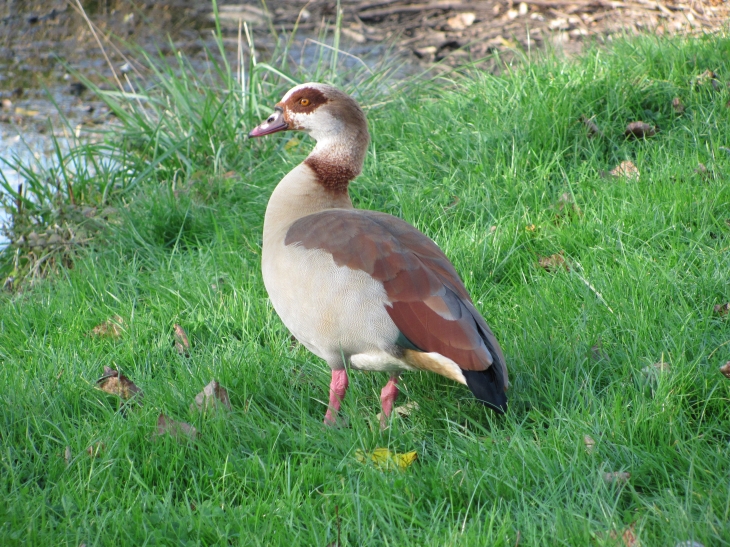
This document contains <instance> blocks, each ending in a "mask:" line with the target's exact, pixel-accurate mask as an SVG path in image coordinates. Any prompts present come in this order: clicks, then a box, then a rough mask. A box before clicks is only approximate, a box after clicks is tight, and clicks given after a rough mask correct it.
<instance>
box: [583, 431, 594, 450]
mask: <svg viewBox="0 0 730 547" xmlns="http://www.w3.org/2000/svg"><path fill="white" fill-rule="evenodd" d="M583 444H584V445H586V452H588V453H589V454H591V453H592V452H593V449H594V448H596V441H594V440H593V437H591V436H590V435H583Z"/></svg>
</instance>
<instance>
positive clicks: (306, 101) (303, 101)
mask: <svg viewBox="0 0 730 547" xmlns="http://www.w3.org/2000/svg"><path fill="white" fill-rule="evenodd" d="M299 104H300V105H302V106H309V99H306V98H301V99H299Z"/></svg>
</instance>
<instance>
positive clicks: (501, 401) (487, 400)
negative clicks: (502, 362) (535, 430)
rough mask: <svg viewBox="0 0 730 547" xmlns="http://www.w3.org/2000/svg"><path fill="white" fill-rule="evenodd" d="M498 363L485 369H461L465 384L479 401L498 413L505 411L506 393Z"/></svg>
mask: <svg viewBox="0 0 730 547" xmlns="http://www.w3.org/2000/svg"><path fill="white" fill-rule="evenodd" d="M499 368H500V367H499V365H498V364H497V363H494V364H493V365H492V366H491V367H489V368H488V369H487V370H479V371H477V370H462V371H461V372H462V374H464V378H465V379H466V385H467V386H468V387H469V389H470V390H471V392H472V393H473V394H474V397H476V398H477V399H478V400H479V401H480V402H482V403H484V404H485V405H487V406H488V407H490V408H491V409H492V410H494V411H495V412H497V413H498V414H504V413H505V412H506V411H507V394H506V393H505V392H504V380H503V379H502V378H501V374H500V372H501V370H499Z"/></svg>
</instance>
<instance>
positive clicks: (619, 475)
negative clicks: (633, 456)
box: [603, 471, 631, 484]
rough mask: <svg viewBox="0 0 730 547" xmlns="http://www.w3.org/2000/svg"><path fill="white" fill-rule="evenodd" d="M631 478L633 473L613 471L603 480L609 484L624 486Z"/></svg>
mask: <svg viewBox="0 0 730 547" xmlns="http://www.w3.org/2000/svg"><path fill="white" fill-rule="evenodd" d="M630 478H631V473H625V472H622V471H611V472H608V473H604V474H603V480H604V481H605V482H606V483H607V484H623V483H625V482H628V480H629V479H630Z"/></svg>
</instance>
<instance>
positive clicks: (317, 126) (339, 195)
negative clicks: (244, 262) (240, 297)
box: [249, 83, 508, 427]
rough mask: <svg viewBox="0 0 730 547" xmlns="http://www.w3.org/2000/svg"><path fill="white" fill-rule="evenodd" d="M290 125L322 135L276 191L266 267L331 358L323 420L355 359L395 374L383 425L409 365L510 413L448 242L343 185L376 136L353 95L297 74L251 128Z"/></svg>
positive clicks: (313, 346) (305, 337)
mask: <svg viewBox="0 0 730 547" xmlns="http://www.w3.org/2000/svg"><path fill="white" fill-rule="evenodd" d="M285 130H298V131H304V132H305V133H308V134H309V135H310V136H311V137H312V138H313V139H314V140H315V141H317V144H316V146H315V147H314V150H312V152H311V154H309V156H308V157H307V159H305V160H304V161H303V162H302V163H301V164H299V165H298V166H297V167H295V168H294V169H293V170H292V171H291V172H290V173H289V174H287V175H286V176H285V177H284V178H283V179H282V180H281V182H279V184H278V185H277V187H276V188H275V189H274V192H273V193H272V194H271V198H270V199H269V204H268V206H267V208H266V216H265V218H264V238H263V239H264V241H263V249H262V257H261V263H262V264H261V267H262V271H263V278H264V284H265V285H266V290H267V291H268V293H269V298H270V299H271V303H272V304H273V306H274V309H275V310H276V312H277V313H278V314H279V317H281V320H282V321H283V322H284V324H285V325H286V326H287V328H288V329H289V330H290V331H291V332H292V334H293V335H294V336H295V337H296V338H297V340H299V341H300V342H301V343H302V344H304V346H305V347H306V348H307V349H309V350H310V351H311V352H312V353H314V354H315V355H317V356H319V357H321V358H322V359H324V360H325V361H326V362H327V364H328V365H329V366H330V368H331V369H332V383H331V384H330V395H329V406H328V409H327V413H326V415H325V418H324V421H325V423H326V424H330V425H331V424H334V423H335V421H336V417H337V412H338V411H339V409H340V404H341V402H342V400H343V399H344V398H345V392H346V391H347V384H348V380H347V368H348V367H350V368H353V369H360V370H375V371H385V372H389V373H390V374H391V376H390V380H389V381H388V383H387V384H386V385H385V387H384V388H383V390H382V392H381V395H380V400H381V404H382V408H383V412H382V414H381V417H382V418H381V420H382V421H381V426H382V427H384V425H385V420H386V419H387V417H388V416H389V415H390V414H391V412H392V409H393V403H394V401H395V398H396V397H397V395H398V379H399V374H400V372H402V371H408V370H428V371H431V372H436V373H438V374H441V375H443V376H445V377H447V378H451V379H452V380H455V381H457V382H460V383H462V384H465V385H467V386H468V387H469V389H470V390H471V391H472V393H473V394H474V395H475V396H476V398H477V399H479V400H480V401H481V402H482V403H485V404H486V405H488V406H490V407H491V408H493V409H494V410H496V411H497V412H499V413H500V414H501V413H503V412H504V411H505V410H506V408H507V396H506V393H505V391H506V390H507V385H508V381H507V367H506V365H505V361H504V356H503V354H502V350H501V349H500V347H499V344H498V343H497V340H496V338H495V337H494V334H492V331H491V330H490V328H489V326H487V323H486V321H485V320H484V318H483V317H482V316H481V315H480V314H479V312H478V311H477V310H476V308H475V307H474V304H473V303H472V301H471V298H470V297H469V294H468V293H467V291H466V288H465V287H464V284H463V283H462V281H461V279H460V278H459V275H458V274H457V273H456V270H455V269H454V267H453V266H452V265H451V263H450V262H449V260H448V259H447V258H446V256H445V255H444V253H443V252H442V251H441V249H439V248H438V246H437V245H436V244H435V243H434V242H433V241H431V240H430V239H429V238H428V237H426V236H425V235H423V234H422V233H421V232H419V231H418V230H417V229H416V228H414V227H413V226H411V225H410V224H408V223H406V222H404V221H403V220H401V219H399V218H397V217H394V216H391V215H387V214H384V213H379V212H376V211H366V210H362V209H354V208H353V206H352V202H351V201H350V196H349V195H348V191H347V188H348V185H349V183H350V182H351V181H352V180H353V179H355V177H357V176H358V175H359V174H360V172H361V171H362V165H363V161H364V159H365V153H366V151H367V147H368V142H369V140H370V135H369V133H368V126H367V120H366V119H365V114H364V113H363V111H362V110H361V109H360V107H359V105H358V104H357V102H355V100H354V99H352V98H351V97H350V96H348V95H346V94H345V93H343V92H341V91H339V90H338V89H336V88H334V87H332V86H329V85H324V84H319V83H307V84H302V85H298V86H296V87H294V88H293V89H291V90H290V91H289V92H288V93H287V94H286V95H284V98H283V99H282V100H281V101H280V102H279V103H278V104H277V105H276V107H275V108H274V113H273V114H272V115H271V116H270V117H269V118H268V119H267V120H266V121H264V122H262V123H261V124H260V125H258V126H257V127H256V128H254V129H253V130H252V131H251V132H250V133H249V137H261V136H263V135H270V134H272V133H276V132H278V131H285Z"/></svg>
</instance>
